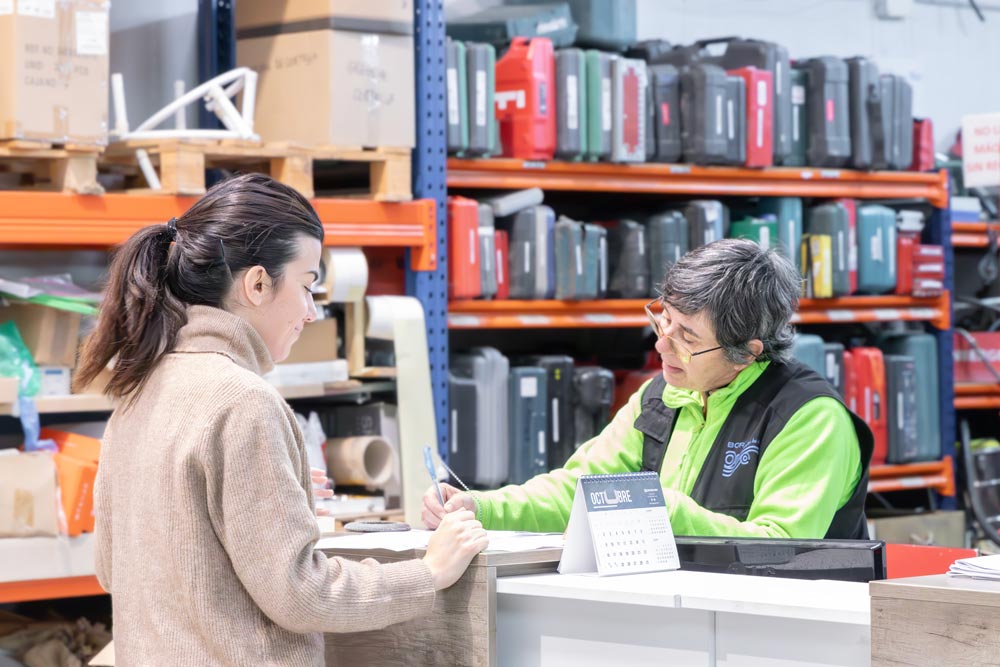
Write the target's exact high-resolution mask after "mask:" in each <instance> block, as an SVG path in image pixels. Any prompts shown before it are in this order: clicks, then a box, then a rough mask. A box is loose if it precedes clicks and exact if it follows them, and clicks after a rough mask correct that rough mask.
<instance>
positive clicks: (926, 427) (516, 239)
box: [448, 160, 955, 505]
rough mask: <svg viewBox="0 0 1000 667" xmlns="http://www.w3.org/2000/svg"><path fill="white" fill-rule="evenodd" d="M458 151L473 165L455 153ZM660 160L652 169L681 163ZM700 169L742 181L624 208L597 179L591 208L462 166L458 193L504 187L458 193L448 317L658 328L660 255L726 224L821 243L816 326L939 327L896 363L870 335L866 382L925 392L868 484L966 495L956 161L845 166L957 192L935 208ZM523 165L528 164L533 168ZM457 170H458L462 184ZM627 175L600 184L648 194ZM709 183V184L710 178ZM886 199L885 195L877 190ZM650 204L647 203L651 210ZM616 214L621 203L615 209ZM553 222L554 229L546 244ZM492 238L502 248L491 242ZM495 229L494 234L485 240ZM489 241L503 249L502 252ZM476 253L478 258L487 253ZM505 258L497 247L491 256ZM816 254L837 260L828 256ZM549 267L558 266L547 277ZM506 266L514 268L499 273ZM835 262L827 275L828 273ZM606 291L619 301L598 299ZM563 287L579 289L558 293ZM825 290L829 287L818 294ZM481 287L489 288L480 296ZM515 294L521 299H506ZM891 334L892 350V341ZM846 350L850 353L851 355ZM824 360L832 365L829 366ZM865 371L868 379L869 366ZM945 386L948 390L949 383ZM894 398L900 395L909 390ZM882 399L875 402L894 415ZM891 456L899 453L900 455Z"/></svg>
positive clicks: (807, 321) (802, 247)
mask: <svg viewBox="0 0 1000 667" xmlns="http://www.w3.org/2000/svg"><path fill="white" fill-rule="evenodd" d="M459 162H462V163H464V162H463V161H453V163H459ZM481 162H482V163H484V164H485V163H487V162H490V161H481ZM500 162H507V163H511V162H512V161H503V160H501V161H500ZM552 164H555V163H542V166H541V168H542V169H544V168H546V167H547V166H549V165H552ZM559 164H560V165H561V163H559ZM565 166H572V165H565ZM578 166H579V167H580V169H581V171H585V170H586V169H589V168H596V169H598V170H599V169H600V168H607V169H608V171H609V172H613V173H616V174H618V175H619V177H620V178H622V179H624V180H626V181H627V180H628V174H630V173H632V172H633V170H634V171H641V170H642V169H643V168H646V167H648V165H645V166H644V165H630V166H624V165H578ZM559 168H562V166H560V167H559ZM650 168H651V169H652V170H654V171H655V170H663V169H668V168H669V167H664V166H652V167H650ZM685 169H686V168H685ZM700 170H701V171H702V172H704V173H705V174H710V173H713V172H721V173H722V174H725V173H727V172H729V173H733V172H735V173H737V175H738V178H742V179H745V182H743V183H740V184H730V185H732V186H733V187H728V188H727V184H726V182H725V179H724V178H722V179H720V181H719V182H718V183H716V184H715V185H714V186H709V185H707V184H706V183H701V184H699V185H698V187H699V188H700V187H705V188H706V189H696V188H693V187H690V184H688V185H687V186H685V185H680V186H677V188H676V190H672V191H670V194H681V193H683V194H688V195H693V196H694V197H697V198H698V199H695V200H692V201H681V200H678V199H675V198H664V199H662V200H660V199H657V198H655V197H651V198H649V199H648V201H645V202H641V201H639V200H638V199H636V200H632V201H630V202H629V204H628V205H627V209H625V210H623V213H624V215H622V214H614V213H613V211H614V210H615V209H616V207H617V209H619V210H622V205H621V204H620V203H619V202H616V201H614V200H609V199H608V198H605V199H604V200H601V199H600V198H599V197H598V196H597V192H596V191H595V192H593V193H592V196H593V197H594V199H593V206H592V207H590V208H589V209H585V208H583V207H582V206H581V205H579V203H578V202H576V201H574V200H573V199H571V198H567V197H565V196H564V197H562V198H558V197H557V196H556V194H555V193H552V203H551V207H550V206H546V205H543V204H542V200H543V199H545V200H546V201H548V199H549V194H550V193H548V192H542V191H541V190H538V189H536V190H535V191H532V190H530V189H529V190H523V191H520V192H514V193H507V192H506V191H507V190H510V189H512V188H514V187H516V186H518V185H522V184H523V185H536V186H538V185H545V181H544V179H537V180H535V181H533V182H532V181H529V180H525V181H504V180H503V179H497V180H490V181H489V182H486V181H482V182H479V183H478V184H477V186H478V187H472V186H469V184H468V182H465V181H461V180H460V179H459V181H458V182H460V183H462V184H463V186H464V187H458V186H454V187H453V190H456V191H457V192H458V193H466V192H472V193H481V192H483V191H496V190H500V191H502V192H500V193H496V192H491V193H490V195H488V196H487V197H486V198H484V199H480V200H479V201H475V200H471V199H466V198H465V197H462V196H460V195H456V196H453V198H452V199H451V200H450V201H449V217H450V225H451V226H450V231H449V233H450V237H449V250H450V254H449V267H450V269H451V274H450V276H449V280H450V283H451V287H452V292H453V294H452V297H453V298H452V299H451V301H450V303H449V313H448V322H449V329H451V330H453V331H457V330H466V331H469V330H487V329H556V328H566V329H585V328H593V329H598V328H642V327H647V326H648V319H647V317H646V314H645V312H644V310H643V306H644V305H645V304H646V302H647V301H649V299H650V298H652V294H653V293H654V290H653V281H654V278H653V276H654V274H655V275H656V276H661V275H662V270H663V269H662V267H664V266H666V265H668V264H669V263H671V262H672V261H675V260H676V258H677V257H679V256H680V255H682V254H684V252H686V251H687V250H688V249H689V248H693V247H695V246H698V245H702V244H705V243H709V242H711V241H712V240H716V239H719V238H722V237H723V236H742V237H745V238H752V239H754V240H756V241H758V242H759V243H761V244H769V245H771V246H772V247H777V246H779V245H780V246H781V247H784V248H795V249H798V250H799V252H798V253H793V255H797V256H798V257H799V258H805V257H810V256H811V259H810V260H809V261H808V262H805V261H802V262H796V263H799V264H800V268H801V269H802V271H803V276H804V277H806V278H807V280H806V288H807V291H806V293H807V294H810V295H813V296H811V297H810V298H803V299H801V301H800V306H799V310H798V312H797V313H796V314H795V316H794V319H793V322H794V323H796V324H798V325H807V326H809V327H815V326H824V325H828V326H826V328H827V329H829V328H830V326H832V327H833V329H832V330H831V335H832V338H831V339H830V340H831V341H833V340H838V339H840V338H842V337H855V336H857V335H858V334H859V331H860V330H859V329H858V328H857V327H854V328H852V329H846V328H841V327H839V326H837V325H858V324H869V323H871V324H883V323H884V324H887V325H897V326H898V324H899V323H902V322H914V323H926V324H928V325H930V332H931V333H930V335H927V334H923V335H921V336H919V337H914V339H913V341H911V342H912V344H913V347H912V348H911V347H910V346H909V343H905V344H904V343H900V344H899V345H898V346H894V345H893V344H888V345H887V346H886V348H885V349H886V351H885V355H886V357H885V362H884V366H883V360H882V354H883V352H882V350H881V349H875V348H874V345H875V344H876V343H875V340H876V339H877V336H875V332H874V331H871V332H869V334H868V335H870V336H871V337H872V340H871V341H869V342H868V343H867V345H871V346H873V347H872V348H869V349H870V350H871V352H872V353H877V356H878V361H877V364H876V365H875V366H873V369H876V370H873V371H872V375H871V377H870V378H869V379H868V380H865V381H864V382H867V383H868V384H865V386H866V387H867V386H869V385H871V386H872V387H873V389H872V392H873V393H874V392H875V391H876V389H874V387H878V389H877V392H878V394H879V396H880V397H882V398H881V399H880V401H882V402H883V403H882V404H883V405H885V404H886V403H884V401H888V400H889V399H887V398H885V397H886V396H887V395H888V393H887V392H893V391H895V392H897V393H899V392H900V391H903V392H904V393H906V391H909V393H906V396H908V397H910V398H908V399H906V400H907V401H909V400H910V399H912V402H907V403H906V405H908V406H909V407H908V408H905V410H904V411H905V414H906V415H907V416H906V419H905V423H906V424H908V427H907V429H908V430H906V431H905V435H903V436H900V435H899V434H898V433H896V432H895V431H893V429H888V428H886V426H885V425H883V426H882V427H881V429H879V433H881V434H882V436H881V438H879V437H877V438H876V441H877V443H881V444H880V447H878V448H877V450H878V452H879V456H878V457H877V458H875V459H873V460H875V461H876V463H875V464H874V465H873V468H872V470H873V474H872V483H871V487H870V489H871V491H872V492H878V493H884V492H894V491H903V490H909V489H916V488H922V489H932V490H935V491H937V492H938V493H940V494H941V495H942V496H944V500H943V503H944V504H945V505H949V504H950V503H951V502H952V499H953V497H954V494H955V489H954V479H955V476H954V471H953V449H952V447H951V444H950V443H951V442H953V439H954V438H953V435H952V432H953V429H954V425H953V419H954V418H953V414H954V413H953V407H952V401H953V397H952V394H951V384H952V382H951V372H950V370H951V369H950V362H948V361H947V360H948V358H949V356H950V349H949V350H946V349H945V341H948V340H950V331H949V329H950V327H951V295H950V292H949V290H948V289H947V288H948V285H949V280H948V272H947V268H946V267H947V265H948V256H949V252H948V248H946V247H945V245H944V243H943V242H944V239H943V230H944V229H945V225H944V221H945V220H946V217H945V216H944V215H943V213H942V212H943V211H946V206H947V176H946V175H944V174H943V173H935V174H919V173H895V172H886V173H884V174H870V173H864V174H858V173H856V172H845V171H842V172H841V173H850V174H852V175H856V176H857V177H858V178H857V181H865V182H866V183H868V184H869V185H872V184H877V183H878V182H879V180H880V177H884V179H885V182H892V181H898V182H910V183H923V184H924V186H926V187H927V188H928V189H927V190H924V191H923V192H922V194H923V195H924V196H925V197H931V198H934V201H935V202H938V203H940V202H941V196H942V195H943V197H944V204H945V206H933V205H931V203H930V202H929V201H927V200H926V199H923V200H921V202H920V203H916V202H915V201H914V200H913V199H907V200H906V201H905V202H904V203H899V202H893V203H894V205H896V206H897V207H900V208H901V210H895V209H893V208H890V207H888V206H886V205H884V204H881V203H880V201H881V197H880V195H877V194H875V193H876V192H879V190H877V189H871V188H869V189H865V187H859V186H858V184H857V182H856V181H852V179H850V178H846V179H845V183H844V184H843V187H842V188H840V189H837V190H816V191H813V196H811V197H810V198H811V199H812V201H811V202H809V201H805V202H804V201H803V200H802V199H800V198H797V197H776V198H770V197H763V196H758V195H760V194H763V193H767V194H772V193H776V192H783V191H782V190H780V189H778V190H769V189H768V186H767V185H766V184H765V185H762V186H761V191H755V190H754V189H753V188H755V187H756V185H755V184H760V183H764V182H765V179H764V178H763V175H764V174H766V173H768V172H771V171H781V170H766V171H764V172H760V171H753V170H745V169H744V170H738V169H737V170H734V169H728V168H700ZM515 171H516V172H517V173H528V172H529V171H530V167H528V168H523V167H522V168H519V169H517V170H515ZM785 171H788V170H785ZM807 171H808V170H807ZM640 178H641V177H640ZM451 180H452V178H451V174H449V182H451ZM595 183H597V181H596V180H595ZM560 187H562V188H565V190H566V191H567V192H569V191H572V192H581V191H583V192H585V191H587V188H586V187H580V184H579V182H574V181H572V180H568V181H566V182H565V183H563V184H562V185H561V186H560ZM614 187H615V186H613V185H612V186H607V185H595V190H599V191H600V192H608V193H616V194H617V193H619V192H627V193H633V192H635V190H631V189H629V186H627V185H626V186H625V187H624V188H623V189H622V190H621V191H619V190H615V189H614ZM709 187H711V188H712V189H707V188H709ZM480 188H482V189H483V190H480ZM558 189H559V188H557V190H558ZM784 192H787V191H784ZM819 192H825V193H835V194H837V195H840V196H839V197H837V198H836V199H834V200H832V201H831V200H828V199H826V198H825V197H822V196H818V194H817V193H819ZM723 193H724V194H726V195H729V198H728V199H727V200H726V203H725V204H724V203H722V202H720V201H714V200H706V199H701V198H702V197H711V196H718V195H720V194H723ZM883 194H884V193H883ZM911 194H912V193H911ZM733 195H743V196H733ZM479 196H480V197H482V196H483V195H482V194H479ZM873 198H874V199H875V201H872V199H873ZM866 200H867V201H866ZM588 201H590V200H588ZM727 204H728V205H727ZM643 205H644V206H643ZM574 206H575V207H576V208H575V209H574V210H576V211H577V212H579V213H580V214H581V215H582V216H586V215H589V216H590V217H589V218H585V219H588V220H596V221H597V222H592V223H581V222H579V221H576V220H572V219H570V218H568V217H566V216H563V217H559V215H558V212H557V211H561V210H562V209H563V207H566V208H567V209H570V208H571V207H574ZM602 206H603V208H602ZM928 207H930V208H931V209H932V210H931V217H930V220H929V221H928V222H927V223H926V224H925V218H926V212H927V208H928ZM552 208H556V209H557V211H553V210H552ZM640 210H641V211H644V212H642V213H640V212H639V211H640ZM608 211H612V214H611V215H608V214H607V212H608ZM512 214H513V215H512ZM602 214H604V215H602ZM731 218H732V219H731ZM769 218H770V219H769ZM484 221H485V225H484ZM498 222H499V224H498ZM786 223H787V224H786ZM484 229H485V230H486V232H485V233H484ZM494 229H496V230H497V231H494ZM541 230H547V231H546V234H547V238H548V240H547V241H546V240H544V239H545V235H543V232H542V231H541ZM591 232H593V234H594V236H595V238H599V239H601V240H602V241H603V240H604V239H606V246H598V245H596V244H595V247H596V248H598V249H593V248H590V249H588V237H589V235H590V233H591ZM805 235H808V236H805ZM824 236H828V237H829V238H827V239H826V240H827V245H825V246H823V248H825V250H823V251H822V254H820V253H821V251H820V250H817V249H816V248H815V247H814V246H813V245H812V243H813V242H814V241H815V239H817V238H822V237H824ZM475 238H478V240H479V244H478V245H477V244H476V243H475V242H474V239H475ZM806 238H809V239H811V240H810V241H809V244H810V245H807V244H806V243H805V242H804V241H800V239H803V240H804V239H806ZM490 239H492V241H493V244H492V246H491V245H490V244H489V243H488V241H489V240H490ZM484 240H486V241H487V243H486V244H485V245H484V244H483V241H484ZM522 246H523V248H522ZM491 247H492V248H493V250H494V251H490V248H491ZM477 248H478V251H477V250H476V249H477ZM852 248H853V249H855V250H853V251H851V252H850V255H853V256H857V257H858V261H857V265H856V268H855V267H854V266H852V262H851V259H853V257H852V258H851V259H848V253H849V249H852ZM477 252H478V254H477ZM516 253H520V254H516ZM807 253H808V254H807ZM477 256H478V257H479V258H480V259H479V260H475V257H477ZM493 257H495V258H496V259H495V261H493V262H491V261H490V259H491V258H493ZM819 257H823V258H824V259H822V261H821V263H820V264H817V263H816V262H817V261H818V258H819ZM470 258H471V259H470ZM484 258H486V259H484ZM793 261H795V260H793ZM484 262H485V264H484ZM491 266H492V267H493V269H494V271H495V273H496V276H495V280H494V277H491V276H490V275H488V274H490V273H491V270H490V269H491ZM537 267H547V276H546V272H545V271H542V270H541V269H539V268H537ZM595 267H597V268H596V269H595ZM640 267H641V268H640ZM837 267H839V268H837ZM502 269H505V271H503V270H502ZM504 272H505V273H506V276H503V277H501V275H500V274H501V273H504ZM825 272H830V273H829V275H826V277H825V278H822V279H821V278H820V276H821V275H824V273H825ZM639 273H643V274H644V277H642V278H641V279H640V278H638V275H639ZM594 274H597V275H599V276H603V279H597V280H594V281H590V282H594V283H595V284H594V285H590V284H589V282H588V280H587V276H592V275H594ZM602 281H603V284H604V285H605V287H597V286H596V283H598V282H602ZM502 282H505V283H506V285H505V288H506V289H505V290H501V289H499V287H500V285H501V283H502ZM587 285H589V287H588V286H587ZM477 286H478V287H477ZM487 286H489V289H487ZM605 288H607V289H606V291H605ZM606 292H607V293H608V294H611V295H617V296H618V297H619V298H603V297H602V296H599V297H598V298H597V299H591V298H587V297H589V296H592V295H593V294H595V293H596V294H598V295H603V294H605V293H606ZM553 294H555V295H557V296H558V295H568V296H562V297H561V298H557V299H552V298H551V296H552V295H553ZM820 294H823V295H827V296H826V297H825V298H820V297H819V295H820ZM484 295H485V297H486V298H476V297H480V296H484ZM515 295H516V298H505V297H508V296H515ZM581 295H582V296H581ZM833 295H837V296H833ZM532 297H536V298H535V299H532ZM574 299H578V300H574ZM908 331H909V332H910V333H914V332H913V331H912V330H908ZM812 338H817V337H816V336H812ZM463 340H469V338H468V336H464V337H463ZM822 342H823V341H820V347H821V348H822ZM842 342H843V343H844V344H845V345H842V346H839V349H840V350H841V351H842V352H843V351H844V349H845V347H848V346H847V345H846V343H847V340H846V339H845V340H843V341H842ZM878 344H879V346H880V347H881V345H882V344H881V342H879V343H878ZM859 345H865V343H860V342H857V341H855V340H853V339H852V340H851V343H850V345H849V347H850V348H852V349H853V348H856V347H858V346H859ZM948 347H949V348H950V345H948ZM845 358H846V355H845ZM843 363H845V364H846V361H845V362H843ZM873 363H874V362H873ZM900 363H903V364H904V365H906V364H908V365H907V366H906V369H908V370H905V369H904V370H900V366H899V364H900ZM819 365H820V366H822V363H820V364H819ZM946 366H947V367H948V368H947V369H946V368H945V367H946ZM890 369H891V371H890ZM946 370H947V372H946ZM899 373H904V374H905V373H909V375H907V376H906V377H908V378H909V382H910V384H909V385H907V386H908V387H909V390H901V389H899V388H898V386H896V385H894V382H896V378H897V375H898V374H899ZM890 376H891V377H890ZM932 377H933V380H932V379H931V378H932ZM915 378H916V379H917V381H916V382H914V379H915ZM939 379H940V381H939ZM857 382H858V383H859V384H863V383H864V382H862V381H861V380H860V379H858V380H857ZM928 383H930V384H928ZM931 384H933V386H934V387H935V391H934V392H921V391H919V389H920V387H921V386H931ZM939 386H940V391H938V390H937V387H939ZM894 387H896V388H895V389H894ZM890 407H892V408H895V407H896V403H895V402H894V403H893V405H892V406H890ZM856 409H860V408H856ZM881 410H882V409H881V408H880V409H879V410H877V411H876V413H877V414H881ZM928 411H930V412H928ZM931 412H933V416H934V419H933V420H926V422H927V423H924V421H925V420H922V419H921V418H920V414H921V413H924V414H925V415H930V414H931ZM892 413H893V410H890V411H889V414H892ZM859 414H860V413H859ZM884 418H885V415H884V414H882V416H881V418H876V417H873V419H875V420H876V421H879V423H882V422H881V420H883V419H884ZM894 423H895V422H894ZM925 432H926V433H928V434H934V435H933V437H927V436H925V437H919V435H918V434H923V433H925ZM885 461H894V462H896V463H895V464H888V465H887V464H886V463H885ZM903 462H905V463H903Z"/></svg>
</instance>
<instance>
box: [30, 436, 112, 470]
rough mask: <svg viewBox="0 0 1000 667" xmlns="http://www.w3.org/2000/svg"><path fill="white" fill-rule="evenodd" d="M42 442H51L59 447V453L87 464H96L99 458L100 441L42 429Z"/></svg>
mask: <svg viewBox="0 0 1000 667" xmlns="http://www.w3.org/2000/svg"><path fill="white" fill-rule="evenodd" d="M41 438H42V439H43V440H46V439H47V440H53V441H55V443H56V445H58V446H59V453H60V454H65V455H66V456H72V457H73V458H75V459H79V460H81V461H86V462H89V463H95V464H96V463H97V461H98V460H99V459H100V456H101V441H100V440H98V439H97V438H91V437H89V436H86V435H80V434H79V433H70V432H68V431H57V430H55V429H51V428H43V429H42V432H41Z"/></svg>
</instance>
